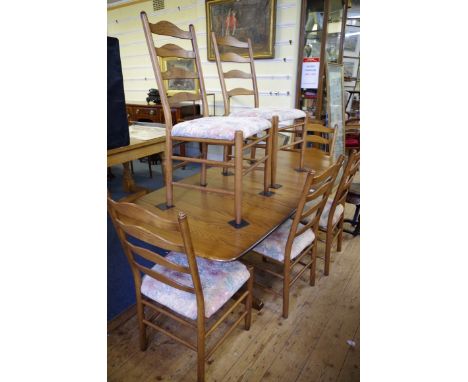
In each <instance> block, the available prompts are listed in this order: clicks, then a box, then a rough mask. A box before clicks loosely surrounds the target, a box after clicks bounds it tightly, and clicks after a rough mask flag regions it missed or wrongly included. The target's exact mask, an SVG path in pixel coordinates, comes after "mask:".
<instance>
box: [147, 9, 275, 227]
mask: <svg viewBox="0 0 468 382" xmlns="http://www.w3.org/2000/svg"><path fill="white" fill-rule="evenodd" d="M141 21H142V24H143V30H144V33H145V38H146V43H147V46H148V50H149V54H150V58H151V63H152V66H153V71H154V75H155V78H156V83H157V86H158V88H159V89H160V90H161V91H160V96H161V104H162V106H163V112H164V118H165V124H166V148H165V163H164V165H165V166H164V167H165V176H166V178H165V183H166V203H163V204H161V205H159V206H158V207H159V208H161V209H167V208H171V207H173V206H174V200H173V199H174V196H173V187H174V186H179V187H185V188H190V189H196V190H199V191H205V192H215V193H221V194H227V195H231V196H233V197H234V220H232V221H230V222H229V223H230V224H231V225H232V226H234V227H235V228H241V227H243V226H245V225H247V224H248V222H246V221H245V220H243V219H242V179H243V176H244V175H246V174H248V173H249V172H251V171H252V170H260V169H262V170H263V171H264V182H263V183H264V189H263V191H262V194H263V195H264V196H271V195H272V193H271V192H270V190H269V186H270V183H271V181H270V177H271V168H270V167H271V152H272V145H273V136H272V128H271V123H270V122H269V121H267V120H265V119H262V118H255V119H252V118H233V117H208V104H207V99H206V90H205V84H204V80H203V72H202V68H201V60H200V56H199V53H198V46H197V39H196V33H195V28H194V26H193V25H190V26H189V31H183V30H181V29H179V28H178V27H177V26H176V25H174V24H172V23H170V22H168V21H160V22H158V23H156V24H151V23H150V22H149V21H148V17H147V15H146V13H145V12H141ZM153 34H155V35H162V36H169V37H173V38H176V39H182V40H188V41H190V42H191V46H192V49H191V50H185V49H182V48H181V47H180V46H178V45H175V44H165V45H163V46H161V47H159V48H158V47H156V46H155V45H154V41H153ZM158 57H162V58H165V57H179V58H186V59H192V60H194V67H195V68H196V72H189V71H187V70H184V69H182V68H173V69H169V70H167V71H165V72H161V67H160V64H159V60H158ZM177 78H184V79H187V78H189V79H194V80H198V82H199V88H200V92H199V94H194V93H188V92H180V93H177V94H175V95H173V96H171V97H169V96H168V95H167V93H166V88H165V82H166V80H170V79H177ZM184 101H201V103H202V111H203V117H202V118H197V119H193V120H189V121H184V122H180V123H177V124H176V125H174V126H173V125H172V119H171V113H170V105H173V104H174V103H179V102H184ZM260 132H264V133H265V135H264V137H263V138H257V137H256V134H258V133H260ZM262 139H266V150H265V155H264V156H263V157H262V158H259V159H258V160H256V161H255V163H253V164H252V163H249V164H247V165H245V166H244V162H246V161H247V160H248V158H244V157H243V151H244V150H245V149H248V148H250V147H252V146H253V145H256V144H258V143H259V142H260V141H261V140H262ZM174 142H179V143H180V142H183V143H184V142H185V143H188V142H197V143H199V144H201V148H202V150H201V157H196V158H195V157H188V156H182V155H174V154H173V153H172V147H173V143H174ZM208 145H222V146H229V147H233V148H234V156H231V158H228V159H223V160H222V161H217V160H209V159H208ZM173 160H180V161H182V163H180V164H179V166H181V165H185V164H187V163H199V164H201V173H200V185H194V184H186V183H181V182H175V181H173V163H172V162H173ZM260 164H263V168H260V167H259V165H260ZM208 165H209V166H212V167H223V168H232V169H233V170H234V191H231V190H228V189H225V188H212V187H207V179H206V178H207V166H208Z"/></svg>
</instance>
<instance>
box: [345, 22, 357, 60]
mask: <svg viewBox="0 0 468 382" xmlns="http://www.w3.org/2000/svg"><path fill="white" fill-rule="evenodd" d="M360 36H361V35H360V29H359V27H355V26H352V25H348V26H347V27H346V33H345V39H344V44H343V50H344V55H345V56H348V57H358V56H359V51H360Z"/></svg>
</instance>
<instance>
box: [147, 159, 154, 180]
mask: <svg viewBox="0 0 468 382" xmlns="http://www.w3.org/2000/svg"><path fill="white" fill-rule="evenodd" d="M146 159H147V160H148V172H149V176H150V178H151V179H153V171H152V170H151V157H150V156H148V157H146Z"/></svg>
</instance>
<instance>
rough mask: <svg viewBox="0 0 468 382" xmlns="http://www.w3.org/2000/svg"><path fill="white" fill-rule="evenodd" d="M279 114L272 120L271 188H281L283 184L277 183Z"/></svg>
mask: <svg viewBox="0 0 468 382" xmlns="http://www.w3.org/2000/svg"><path fill="white" fill-rule="evenodd" d="M278 123H279V120H278V116H276V115H275V116H273V118H272V120H271V131H272V141H271V142H272V143H271V147H272V148H271V178H270V179H271V186H270V187H271V188H280V187H281V184H277V183H276V167H277V165H278Z"/></svg>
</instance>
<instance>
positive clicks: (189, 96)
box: [140, 11, 208, 130]
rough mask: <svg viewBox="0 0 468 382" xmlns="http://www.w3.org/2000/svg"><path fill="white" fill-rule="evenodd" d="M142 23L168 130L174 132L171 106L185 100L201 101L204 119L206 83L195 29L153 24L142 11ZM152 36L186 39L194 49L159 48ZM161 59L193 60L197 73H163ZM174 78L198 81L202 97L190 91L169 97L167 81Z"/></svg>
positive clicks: (177, 47) (205, 112)
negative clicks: (185, 29)
mask: <svg viewBox="0 0 468 382" xmlns="http://www.w3.org/2000/svg"><path fill="white" fill-rule="evenodd" d="M140 16H141V22H142V23H143V30H144V32H145V38H146V44H147V46H148V50H149V54H150V58H151V64H152V66H153V71H154V76H155V77H156V83H157V85H158V89H159V93H160V96H161V104H162V106H163V111H164V120H165V122H166V128H168V129H169V130H171V129H172V118H171V109H170V106H171V105H174V104H176V103H180V102H184V101H201V103H202V113H203V116H205V117H207V116H208V103H207V99H206V90H205V82H204V80H203V72H202V67H201V60H200V55H199V53H198V45H197V36H196V33H195V28H194V26H193V25H192V24H190V26H189V30H188V31H184V30H182V29H180V28H179V27H177V26H176V25H174V24H172V23H170V22H169V21H159V22H158V23H156V24H151V23H150V22H149V21H148V16H147V15H146V12H144V11H143V12H141V13H140ZM153 34H156V35H161V36H170V37H174V38H178V39H183V40H190V42H191V43H192V49H191V50H185V49H183V48H181V47H180V46H178V45H175V44H165V45H163V46H161V47H159V48H158V47H156V46H155V45H154V41H153ZM158 57H161V58H165V57H178V58H184V59H190V60H194V63H195V65H194V67H195V68H196V72H190V71H188V70H185V69H182V68H173V69H168V70H167V71H165V72H161V66H160V63H159V60H158ZM173 79H194V80H198V83H199V87H200V92H199V94H196V93H190V92H179V93H177V94H175V95H173V96H171V97H169V96H168V95H167V89H166V86H165V81H167V82H169V80H173Z"/></svg>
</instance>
